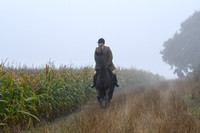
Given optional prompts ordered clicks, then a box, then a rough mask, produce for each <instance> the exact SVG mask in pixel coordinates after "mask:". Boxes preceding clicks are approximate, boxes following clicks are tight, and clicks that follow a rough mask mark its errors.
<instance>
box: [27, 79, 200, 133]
mask: <svg viewBox="0 0 200 133" xmlns="http://www.w3.org/2000/svg"><path fill="white" fill-rule="evenodd" d="M194 89H195V88H192V87H191V84H190V83H189V82H188V81H187V80H176V81H166V82H161V83H157V84H155V85H146V86H144V85H143V86H138V87H135V88H132V89H128V90H124V91H121V92H120V93H119V94H116V93H115V95H114V99H113V100H112V102H111V105H110V107H109V108H107V109H102V108H99V106H98V104H97V103H96V100H94V101H90V102H88V103H87V104H86V105H85V106H84V107H82V108H81V110H80V111H79V112H77V113H75V114H72V115H71V116H70V117H67V118H63V119H60V120H58V121H55V122H54V123H51V124H47V125H45V126H42V127H40V128H36V129H32V130H30V131H29V132H30V133H199V132H200V121H199V118H200V115H199V114H198V113H197V112H198V111H200V110H198V109H196V111H194V110H193V111H192V109H194V108H197V107H198V103H199V102H198V99H199V98H198V97H199V96H198V95H196V96H195V98H194V99H191V97H190V96H191V94H192V92H193V91H194ZM197 110H198V111H197Z"/></svg>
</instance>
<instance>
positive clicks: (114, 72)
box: [112, 70, 119, 87]
mask: <svg viewBox="0 0 200 133" xmlns="http://www.w3.org/2000/svg"><path fill="white" fill-rule="evenodd" d="M112 73H113V78H114V79H113V80H114V83H115V86H116V87H119V82H118V80H117V75H116V70H114V71H112Z"/></svg>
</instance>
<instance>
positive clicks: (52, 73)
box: [0, 64, 160, 131]
mask: <svg viewBox="0 0 200 133" xmlns="http://www.w3.org/2000/svg"><path fill="white" fill-rule="evenodd" d="M117 71H118V72H117V74H118V79H119V82H120V84H121V88H119V89H118V90H120V89H122V88H124V87H126V86H131V85H137V84H140V83H148V82H152V81H158V80H160V76H158V75H154V74H152V73H150V72H145V71H139V70H135V69H121V68H118V69H117ZM93 72H94V69H93V68H92V67H82V68H73V67H66V66H62V67H60V68H55V66H54V65H51V64H50V65H48V64H47V65H46V66H45V67H43V68H26V67H23V68H15V67H4V65H3V64H0V131H5V130H6V129H8V128H9V129H12V128H13V129H16V128H17V129H19V130H23V129H28V128H30V127H34V126H35V125H36V124H38V123H40V122H41V121H52V120H54V119H56V118H59V117H61V116H64V115H67V114H69V113H72V112H73V111H75V110H77V109H78V108H79V107H80V106H82V105H83V104H84V103H86V102H87V101H88V100H90V99H91V98H94V96H95V95H96V90H95V89H93V88H90V84H91V83H92V79H93Z"/></svg>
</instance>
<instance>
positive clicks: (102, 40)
mask: <svg viewBox="0 0 200 133" xmlns="http://www.w3.org/2000/svg"><path fill="white" fill-rule="evenodd" d="M97 43H103V44H105V40H104V39H103V38H100V39H99V40H98V42H97Z"/></svg>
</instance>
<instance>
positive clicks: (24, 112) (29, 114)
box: [19, 111, 40, 121]
mask: <svg viewBox="0 0 200 133" xmlns="http://www.w3.org/2000/svg"><path fill="white" fill-rule="evenodd" d="M19 112H20V113H22V114H24V115H26V116H32V117H33V118H35V119H36V120H38V121H40V120H39V119H38V118H37V117H36V116H35V115H33V114H31V113H29V112H26V111H19Z"/></svg>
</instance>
